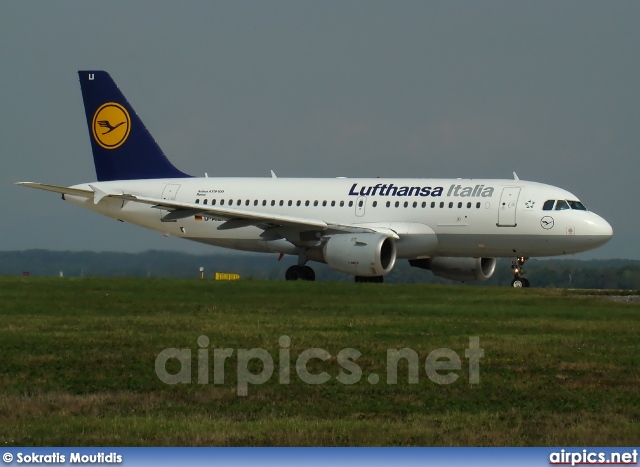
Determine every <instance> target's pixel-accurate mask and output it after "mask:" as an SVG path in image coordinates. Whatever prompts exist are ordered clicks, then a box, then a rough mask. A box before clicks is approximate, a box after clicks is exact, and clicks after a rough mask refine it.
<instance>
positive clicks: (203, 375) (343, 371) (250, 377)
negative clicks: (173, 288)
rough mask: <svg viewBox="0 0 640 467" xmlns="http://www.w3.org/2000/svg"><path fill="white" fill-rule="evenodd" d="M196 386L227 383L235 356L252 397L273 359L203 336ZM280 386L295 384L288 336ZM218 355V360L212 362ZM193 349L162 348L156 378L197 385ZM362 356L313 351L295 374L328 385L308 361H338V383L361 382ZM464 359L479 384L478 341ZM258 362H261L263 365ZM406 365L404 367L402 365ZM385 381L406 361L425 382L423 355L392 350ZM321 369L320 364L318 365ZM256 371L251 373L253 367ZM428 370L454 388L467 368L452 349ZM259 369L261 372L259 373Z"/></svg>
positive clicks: (240, 381)
mask: <svg viewBox="0 0 640 467" xmlns="http://www.w3.org/2000/svg"><path fill="white" fill-rule="evenodd" d="M197 343H198V347H199V348H198V350H197V378H196V380H197V383H198V384H209V383H210V382H211V379H210V375H209V370H210V368H211V367H213V384H220V385H222V384H225V361H226V360H227V359H231V358H233V357H234V353H235V358H236V362H237V364H236V368H235V371H236V392H237V395H238V396H246V395H248V393H249V385H260V384H264V383H266V382H267V381H269V380H270V379H271V377H272V376H273V374H274V371H275V364H274V359H273V356H272V355H271V354H270V353H269V352H268V351H266V350H265V349H260V348H254V349H232V348H225V349H223V348H216V349H209V348H208V347H209V338H208V337H207V336H200V337H198V339H197ZM278 344H279V346H280V348H279V349H278V383H279V384H290V382H291V373H292V369H291V366H292V365H291V348H290V347H291V339H290V338H289V336H281V337H280V339H279V340H278ZM211 353H212V354H213V359H212V360H213V361H212V362H211V363H210V360H211V358H210V357H211ZM191 354H192V352H191V349H189V348H186V349H177V348H169V349H164V350H162V351H161V352H160V353H159V354H158V355H157V357H156V364H155V370H156V375H157V376H158V378H159V379H160V381H162V382H163V383H166V384H192V383H193V379H194V378H193V376H194V375H193V373H192V370H191V361H192V355H191ZM361 356H362V353H361V352H360V351H359V350H357V349H354V348H346V349H342V350H340V351H339V352H338V353H337V354H336V355H335V358H334V356H333V355H332V354H331V353H329V352H328V351H326V350H324V349H321V348H317V347H314V348H310V349H306V350H303V351H302V352H300V353H299V354H298V356H297V357H296V359H295V365H293V367H294V370H295V374H296V375H297V376H298V378H300V380H301V381H302V382H304V383H307V384H312V385H318V384H324V383H326V382H328V381H329V380H331V378H332V376H331V375H330V374H329V373H327V372H326V371H321V372H317V373H312V372H311V371H310V370H309V362H310V361H312V360H314V359H316V360H321V361H323V362H327V361H333V360H335V362H337V363H338V365H339V366H340V372H339V374H338V375H337V376H335V379H336V380H337V381H338V382H339V383H341V384H347V385H351V384H356V383H358V382H360V380H361V379H362V376H363V370H362V368H361V367H360V365H359V364H358V363H357V360H358V358H360V357H361ZM464 357H465V358H466V359H467V360H468V364H469V384H478V383H479V382H480V359H481V358H482V357H484V349H482V348H480V338H479V337H469V348H467V349H465V350H464ZM169 362H171V363H172V364H171V366H172V368H173V367H175V366H176V362H177V366H178V367H179V369H178V371H176V372H169V371H168V370H167V364H168V363H169ZM257 362H260V363H259V364H258V363H257ZM403 362H404V363H403ZM386 363H387V365H386V383H387V384H398V367H399V366H400V365H401V364H402V365H403V366H404V364H405V363H406V366H407V381H408V383H409V384H418V381H419V379H420V366H421V365H420V358H419V356H418V353H417V352H416V351H415V350H413V349H409V348H402V349H387V362H386ZM316 366H317V365H316ZM250 368H251V369H253V370H254V371H251V369H250ZM423 368H424V371H425V374H426V376H427V377H428V378H429V380H430V381H432V382H433V383H436V384H442V385H444V384H452V383H454V382H455V381H456V380H457V379H458V378H459V377H460V375H459V374H457V372H459V371H461V370H462V361H461V359H460V356H459V355H458V354H457V353H456V352H455V351H454V350H451V349H446V348H439V349H435V350H433V351H432V352H430V353H429V355H427V357H426V358H425V360H424V364H423ZM256 369H259V370H258V371H256ZM367 381H368V382H369V384H378V383H379V382H380V376H379V375H378V374H376V373H370V374H369V375H368V376H367Z"/></svg>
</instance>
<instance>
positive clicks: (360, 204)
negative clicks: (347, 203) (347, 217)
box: [358, 200, 363, 208]
mask: <svg viewBox="0 0 640 467" xmlns="http://www.w3.org/2000/svg"><path fill="white" fill-rule="evenodd" d="M362 204H363V203H362V200H360V201H358V207H359V208H361V207H362Z"/></svg>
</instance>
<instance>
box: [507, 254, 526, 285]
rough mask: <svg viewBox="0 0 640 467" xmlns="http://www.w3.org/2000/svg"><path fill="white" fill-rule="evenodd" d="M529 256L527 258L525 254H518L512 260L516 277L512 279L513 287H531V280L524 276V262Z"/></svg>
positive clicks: (512, 267)
mask: <svg viewBox="0 0 640 467" xmlns="http://www.w3.org/2000/svg"><path fill="white" fill-rule="evenodd" d="M528 259H529V258H525V257H524V256H518V257H517V258H515V260H513V259H512V260H511V269H512V270H513V275H514V278H513V280H512V281H511V287H515V288H521V287H529V281H528V280H527V279H525V278H524V277H522V274H523V273H524V270H523V268H524V263H525V262H526V261H527V260H528Z"/></svg>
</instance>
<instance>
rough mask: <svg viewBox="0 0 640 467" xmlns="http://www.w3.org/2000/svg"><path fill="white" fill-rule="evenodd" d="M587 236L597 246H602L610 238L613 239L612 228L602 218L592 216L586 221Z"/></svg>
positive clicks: (595, 215)
mask: <svg viewBox="0 0 640 467" xmlns="http://www.w3.org/2000/svg"><path fill="white" fill-rule="evenodd" d="M587 225H588V230H589V236H591V237H594V239H595V240H596V241H597V242H598V244H599V245H604V244H605V243H607V242H608V241H609V240H611V237H613V228H612V227H611V224H609V223H608V222H607V221H606V220H604V219H603V218H602V217H600V216H598V215H597V214H593V216H592V218H591V219H589V220H588V221H587Z"/></svg>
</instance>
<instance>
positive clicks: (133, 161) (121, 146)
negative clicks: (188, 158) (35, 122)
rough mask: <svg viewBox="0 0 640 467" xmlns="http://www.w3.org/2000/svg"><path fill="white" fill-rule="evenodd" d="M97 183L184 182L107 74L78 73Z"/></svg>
mask: <svg viewBox="0 0 640 467" xmlns="http://www.w3.org/2000/svg"><path fill="white" fill-rule="evenodd" d="M78 75H79V76H80V88H81V89H82V99H83V100H84V111H85V114H86V116H87V126H88V127H89V139H90V140H91V149H92V151H93V162H94V163H95V166H96V174H97V176H98V181H101V182H102V181H109V180H135V179H146V178H183V177H189V175H187V174H185V173H183V172H181V171H179V170H178V169H176V168H175V167H174V166H173V164H171V162H169V159H167V156H165V155H164V153H163V152H162V149H160V146H158V143H156V142H155V140H154V139H153V137H152V136H151V134H150V133H149V130H147V128H146V127H145V126H144V124H143V123H142V121H141V120H140V118H139V117H138V116H137V115H136V113H135V111H134V110H133V107H131V104H129V102H128V101H127V99H125V97H124V95H123V94H122V92H121V91H120V89H118V86H116V83H115V82H114V81H113V79H111V76H109V73H107V72H106V71H79V72H78Z"/></svg>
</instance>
